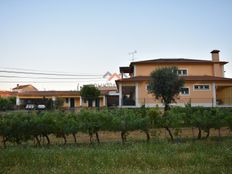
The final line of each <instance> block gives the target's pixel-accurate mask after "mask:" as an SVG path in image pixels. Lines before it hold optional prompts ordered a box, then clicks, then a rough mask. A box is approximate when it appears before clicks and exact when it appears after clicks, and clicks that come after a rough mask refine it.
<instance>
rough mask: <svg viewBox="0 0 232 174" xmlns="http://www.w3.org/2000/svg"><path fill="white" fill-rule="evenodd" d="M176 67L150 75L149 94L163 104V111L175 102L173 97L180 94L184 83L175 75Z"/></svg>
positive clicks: (156, 71)
mask: <svg viewBox="0 0 232 174" xmlns="http://www.w3.org/2000/svg"><path fill="white" fill-rule="evenodd" d="M177 70H178V69H177V67H165V68H161V69H158V70H155V71H153V72H152V73H151V75H150V82H149V89H148V90H149V92H150V93H153V94H154V95H155V96H156V98H157V99H161V101H162V102H163V103H164V106H165V108H164V110H165V111H166V110H168V109H169V104H170V103H171V102H175V96H176V95H178V94H179V93H180V90H181V88H182V87H183V85H184V81H183V80H182V79H181V78H179V76H178V75H177Z"/></svg>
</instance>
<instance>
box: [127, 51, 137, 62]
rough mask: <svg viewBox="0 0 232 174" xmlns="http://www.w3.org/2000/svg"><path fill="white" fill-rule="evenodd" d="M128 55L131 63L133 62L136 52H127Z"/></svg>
mask: <svg viewBox="0 0 232 174" xmlns="http://www.w3.org/2000/svg"><path fill="white" fill-rule="evenodd" d="M128 54H129V56H131V60H132V62H134V60H135V54H137V50H134V51H132V52H129V53H128Z"/></svg>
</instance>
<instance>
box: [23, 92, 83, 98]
mask: <svg viewBox="0 0 232 174" xmlns="http://www.w3.org/2000/svg"><path fill="white" fill-rule="evenodd" d="M18 95H19V96H45V97H46V96H79V95H80V91H24V92H22V93H18Z"/></svg>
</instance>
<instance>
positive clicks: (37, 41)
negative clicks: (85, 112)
mask: <svg viewBox="0 0 232 174" xmlns="http://www.w3.org/2000/svg"><path fill="white" fill-rule="evenodd" d="M231 21H232V1H231V0H204V1H203V0H84V1H81V0H80V1H78V0H37V1H36V0H34V1H32V0H0V71H1V70H11V71H16V70H17V71H19V70H20V71H26V70H27V69H29V70H31V71H35V70H37V72H52V73H53V72H57V73H60V72H63V73H72V74H91V75H103V74H104V73H105V72H107V71H110V72H119V66H127V65H129V63H130V61H131V57H130V56H129V55H128V53H129V52H132V51H134V50H137V54H136V55H135V61H138V60H145V59H155V58H196V59H208V60H210V59H211V54H210V51H212V50H213V49H219V50H221V52H220V58H221V60H223V61H229V62H230V63H229V64H227V65H226V66H225V71H226V77H231V78H232V22H231ZM16 68H17V69H16ZM9 75H10V76H24V77H27V78H28V77H33V79H27V78H21V79H19V78H9V77H7V78H6V77H0V90H3V89H4V90H10V89H11V88H13V87H15V86H16V84H17V83H20V84H27V83H28V82H32V81H33V82H37V83H32V84H33V85H34V86H35V87H37V88H38V89H40V90H44V89H46V90H51V89H53V90H75V89H76V88H77V84H78V82H79V83H80V84H81V83H95V82H97V81H98V80H96V79H86V80H84V79H76V80H70V81H71V82H70V83H64V81H67V79H64V80H59V81H60V82H59V83H54V82H49V83H38V82H42V81H43V82H44V81H55V80H44V79H41V78H35V75H31V76H30V75H25V74H24V75H23V74H9V73H4V72H0V76H9ZM36 77H37V76H36ZM40 77H41V76H40ZM61 81H62V82H61ZM100 81H101V80H100ZM103 81H104V80H103Z"/></svg>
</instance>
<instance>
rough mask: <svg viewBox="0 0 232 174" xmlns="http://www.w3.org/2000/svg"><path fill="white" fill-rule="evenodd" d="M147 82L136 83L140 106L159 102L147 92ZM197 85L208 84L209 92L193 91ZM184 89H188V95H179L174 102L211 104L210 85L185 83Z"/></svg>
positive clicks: (211, 93)
mask: <svg viewBox="0 0 232 174" xmlns="http://www.w3.org/2000/svg"><path fill="white" fill-rule="evenodd" d="M147 84H148V82H145V81H143V82H139V83H138V102H139V104H140V105H143V104H144V103H146V104H159V103H161V101H159V100H157V99H155V96H153V94H149V93H148V92H147ZM197 84H208V85H209V86H210V89H209V90H194V89H193V86H194V85H197ZM184 87H187V88H189V91H190V93H189V95H187V96H186V95H181V94H180V95H179V96H177V98H176V102H178V103H183V104H187V103H188V102H189V101H191V102H192V103H212V98H213V92H212V84H211V83H201V82H199V83H198V82H187V83H185V85H184Z"/></svg>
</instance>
